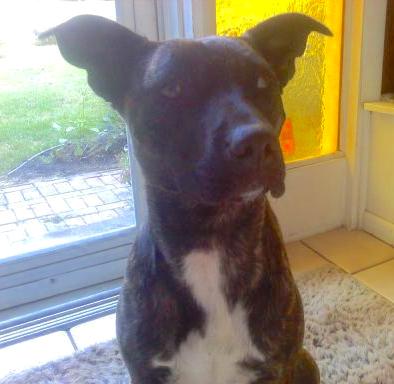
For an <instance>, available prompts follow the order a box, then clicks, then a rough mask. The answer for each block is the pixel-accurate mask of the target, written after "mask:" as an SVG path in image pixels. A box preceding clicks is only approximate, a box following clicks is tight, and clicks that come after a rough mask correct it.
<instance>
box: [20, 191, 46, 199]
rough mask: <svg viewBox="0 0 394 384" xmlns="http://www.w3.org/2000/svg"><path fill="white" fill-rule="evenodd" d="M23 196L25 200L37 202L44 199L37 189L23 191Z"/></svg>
mask: <svg viewBox="0 0 394 384" xmlns="http://www.w3.org/2000/svg"><path fill="white" fill-rule="evenodd" d="M22 195H23V198H24V199H25V200H37V199H41V198H42V196H41V194H40V192H38V191H37V189H35V188H28V189H25V190H23V191H22Z"/></svg>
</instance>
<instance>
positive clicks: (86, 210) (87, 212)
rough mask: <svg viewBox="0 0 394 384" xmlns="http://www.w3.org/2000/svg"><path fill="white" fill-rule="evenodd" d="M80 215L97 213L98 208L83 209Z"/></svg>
mask: <svg viewBox="0 0 394 384" xmlns="http://www.w3.org/2000/svg"><path fill="white" fill-rule="evenodd" d="M78 213H79V215H80V216H84V215H89V214H92V213H97V209H96V207H86V208H84V209H81V210H80V211H79V212H78Z"/></svg>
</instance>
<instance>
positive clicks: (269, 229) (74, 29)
mask: <svg viewBox="0 0 394 384" xmlns="http://www.w3.org/2000/svg"><path fill="white" fill-rule="evenodd" d="M312 31H317V32H320V33H323V34H326V35H328V34H330V32H329V30H328V29H327V28H326V27H324V26H323V25H322V24H320V23H318V22H316V21H315V20H313V19H311V18H309V17H307V16H304V15H300V14H284V15H280V16H277V17H274V18H272V19H269V20H267V21H264V22H262V23H260V24H258V25H257V26H256V27H254V28H252V29H250V30H249V31H247V32H246V33H245V34H244V35H243V36H242V37H240V38H223V37H208V38H203V39H199V40H193V41H191V40H173V41H167V42H151V41H148V40H147V39H145V38H143V37H141V36H138V35H137V34H135V33H133V32H131V31H129V30H127V29H126V28H124V27H122V26H120V25H119V24H116V23H114V22H111V21H109V20H106V19H104V18H101V17H97V16H90V15H84V16H78V17H76V18H73V19H71V20H70V21H68V22H66V23H64V24H61V25H60V26H58V27H55V28H53V29H52V30H50V31H48V32H47V33H44V34H43V36H44V37H45V36H48V35H51V34H54V35H55V36H56V39H57V42H58V46H59V49H60V51H61V53H62V54H63V56H64V58H65V59H66V60H67V61H69V62H70V63H71V64H73V65H76V66H78V67H80V68H84V69H86V70H87V73H88V82H89V84H90V86H91V87H92V89H93V90H94V91H95V92H96V93H97V94H98V95H100V96H101V97H103V98H104V99H105V100H107V101H109V102H111V103H112V105H113V107H114V108H115V109H116V110H117V111H118V112H119V113H120V114H121V115H122V116H123V118H124V119H125V121H126V122H127V123H128V125H129V128H130V131H131V135H132V139H133V148H134V152H135V155H136V157H137V159H138V161H139V163H140V165H141V168H142V171H143V173H144V176H145V182H146V183H145V184H146V186H145V187H146V198H147V206H148V216H147V220H146V223H145V225H144V226H142V227H141V228H140V229H139V234H138V236H137V239H136V241H135V244H134V247H133V251H132V253H131V255H130V258H129V262H128V266H127V270H126V274H125V281H124V285H123V289H122V292H121V295H120V300H119V306H118V313H117V336H118V340H119V345H120V348H121V352H122V356H123V358H124V361H125V363H126V365H127V368H128V370H129V373H130V375H131V377H132V382H133V384H173V383H174V378H173V376H172V373H173V372H172V368H171V365H170V364H169V363H168V365H167V366H166V362H170V361H171V359H172V358H173V357H174V356H176V355H177V353H178V352H179V350H180V348H181V346H182V345H183V343H185V341H186V340H187V339H188V336H189V335H191V334H192V333H193V332H194V333H196V334H199V335H201V338H203V337H204V333H205V332H206V329H207V327H208V313H207V311H206V310H204V308H203V306H201V305H199V304H198V303H197V301H196V298H195V297H194V296H193V293H192V290H191V288H190V285H188V284H187V282H186V281H185V279H184V265H185V262H186V261H185V260H186V258H187V257H188V256H187V255H190V254H192V253H193V252H194V251H196V250H198V251H199V252H206V254H209V252H210V251H212V250H216V251H217V253H216V254H217V255H219V256H218V257H220V276H221V277H222V281H223V284H222V286H221V288H220V289H221V290H222V291H223V292H222V293H221V295H222V296H221V297H224V299H225V303H226V306H227V308H228V310H229V313H231V311H232V310H233V309H234V308H236V307H238V306H239V305H241V306H242V308H243V310H244V313H245V314H246V315H245V316H246V319H245V323H246V324H242V326H243V327H246V328H245V329H247V334H248V337H249V338H250V340H251V342H252V343H253V351H258V353H257V354H255V356H249V355H246V356H245V357H244V359H243V360H242V361H237V362H236V364H238V366H239V367H240V368H242V370H244V371H245V372H248V373H253V377H254V379H253V380H252V381H251V380H249V379H248V381H249V382H248V384H267V383H271V384H274V383H276V384H317V383H318V382H319V372H318V369H317V367H316V364H315V363H314V361H313V359H312V358H311V357H310V355H309V354H308V353H307V352H306V351H305V350H304V349H303V348H302V343H303V332H304V320H303V309H302V303H301V299H300V295H299V293H298V290H297V287H296V285H295V283H294V280H293V277H292V275H291V272H290V270H289V264H288V260H287V256H286V252H285V249H284V246H283V241H282V237H281V233H280V229H279V226H278V223H277V220H276V218H275V215H274V214H273V212H272V210H271V208H270V206H269V203H268V201H267V198H266V193H267V192H270V193H271V195H273V196H274V197H279V196H281V195H282V194H283V192H284V176H285V171H284V170H285V167H284V162H283V158H282V154H281V151H280V146H279V140H278V136H279V132H280V127H281V126H282V123H283V121H284V111H283V105H282V100H281V93H282V90H283V87H284V86H285V85H286V84H287V82H288V81H289V80H290V79H291V78H292V76H293V74H294V70H295V59H296V57H298V56H301V55H302V54H303V52H304V50H305V46H306V42H307V38H308V35H309V34H310V33H311V32H312ZM248 130H249V131H253V132H254V131H256V132H257V134H258V135H259V136H258V138H259V140H262V141H261V142H260V141H259V142H258V145H260V143H261V150H260V147H256V145H257V144H256V143H255V142H253V144H250V146H249V147H248V148H247V149H248V151H245V152H244V153H243V154H242V156H241V155H237V156H235V155H234V152H232V151H231V150H230V149H231V148H233V147H231V146H232V145H233V144H234V143H235V144H237V143H239V142H237V140H241V139H239V137H241V136H240V135H243V134H244V133H242V132H249V131H248ZM256 137H257V136H256ZM242 140H243V139H242ZM229 148H230V149H229ZM263 149H264V151H263ZM263 152H264V153H263ZM256 191H257V194H256ZM250 196H253V197H252V198H251V197H250ZM201 284H204V282H203V281H202V282H201ZM197 288H198V287H197ZM200 288H201V287H200ZM221 300H222V299H221ZM241 350H242V349H241ZM242 351H243V350H242ZM256 356H257V357H256ZM155 361H160V362H161V363H160V364H158V365H155ZM231 372H232V371H231ZM202 373H203V372H202ZM222 377H223V376H222ZM244 377H246V376H243V378H244ZM247 377H250V376H247ZM242 381H243V382H245V380H244V379H242ZM194 382H195V381H193V383H194ZM232 383H234V381H232V380H231V379H230V380H227V379H225V382H224V379H223V380H221V381H220V383H219V382H216V381H215V382H214V383H213V382H212V383H205V382H204V383H202V384H232ZM176 384H189V383H183V382H182V383H179V382H176ZM237 384H238V383H237ZM242 384H243V383H242Z"/></svg>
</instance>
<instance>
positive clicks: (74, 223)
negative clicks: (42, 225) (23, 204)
mask: <svg viewBox="0 0 394 384" xmlns="http://www.w3.org/2000/svg"><path fill="white" fill-rule="evenodd" d="M64 222H65V223H66V224H67V225H68V226H69V227H79V226H81V225H85V222H84V221H83V220H82V218H81V217H71V218H69V219H65V220H64ZM0 228H1V227H0Z"/></svg>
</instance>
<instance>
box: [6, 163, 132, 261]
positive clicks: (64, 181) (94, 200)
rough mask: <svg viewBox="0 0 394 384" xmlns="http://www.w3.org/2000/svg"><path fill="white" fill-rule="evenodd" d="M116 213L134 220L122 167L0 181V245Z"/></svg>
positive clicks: (104, 219) (76, 226)
mask: <svg viewBox="0 0 394 384" xmlns="http://www.w3.org/2000/svg"><path fill="white" fill-rule="evenodd" d="M117 218H118V219H120V218H122V219H123V223H125V222H126V223H128V224H129V225H135V217H134V206H133V198H132V188H131V186H130V184H128V183H126V182H123V181H122V174H121V170H114V171H106V172H95V173H87V174H82V175H77V176H73V177H67V178H55V179H51V180H45V181H43V180H36V181H31V182H29V183H26V184H19V185H10V186H4V187H1V186H0V245H1V246H2V245H3V244H5V245H8V246H14V245H15V244H16V243H19V244H20V243H25V244H26V243H29V241H33V240H34V241H37V240H38V239H41V238H44V237H50V236H53V235H56V234H59V233H62V235H63V236H64V235H67V232H68V231H72V230H74V232H75V229H78V230H85V229H86V228H87V227H88V226H91V225H92V224H94V223H98V222H100V223H105V222H107V221H109V220H111V222H113V221H114V219H117ZM125 218H126V221H125V220H124V219H125ZM100 230H101V231H105V226H104V227H103V226H102V225H101V226H100ZM0 258H2V256H1V255H0Z"/></svg>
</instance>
